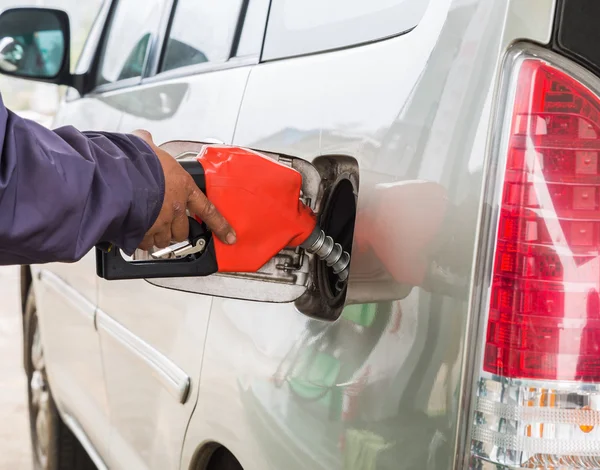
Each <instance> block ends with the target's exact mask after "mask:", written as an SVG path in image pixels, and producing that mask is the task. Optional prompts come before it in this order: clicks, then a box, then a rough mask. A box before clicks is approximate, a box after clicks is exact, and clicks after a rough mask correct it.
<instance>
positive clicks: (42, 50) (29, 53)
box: [0, 7, 73, 86]
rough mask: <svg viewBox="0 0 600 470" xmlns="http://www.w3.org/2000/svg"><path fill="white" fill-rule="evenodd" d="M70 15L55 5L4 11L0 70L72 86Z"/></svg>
mask: <svg viewBox="0 0 600 470" xmlns="http://www.w3.org/2000/svg"><path fill="white" fill-rule="evenodd" d="M69 41H70V35H69V16H68V15H67V13H65V12H64V11H62V10H55V9H51V8H33V7H32V8H11V9H8V10H4V11H3V12H2V14H0V73H2V74H5V75H9V76H13V77H20V78H25V79H29V80H38V81H43V82H48V83H55V84H58V85H70V86H72V82H73V76H72V75H71V73H70V70H69V68H70V60H69V54H70V47H69Z"/></svg>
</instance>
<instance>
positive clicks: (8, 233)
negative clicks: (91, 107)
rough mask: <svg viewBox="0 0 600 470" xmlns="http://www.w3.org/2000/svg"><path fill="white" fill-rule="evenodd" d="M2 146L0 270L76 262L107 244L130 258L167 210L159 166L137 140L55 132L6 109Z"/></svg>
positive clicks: (0, 110) (0, 128) (0, 119)
mask: <svg viewBox="0 0 600 470" xmlns="http://www.w3.org/2000/svg"><path fill="white" fill-rule="evenodd" d="M0 143H1V144H2V153H1V155H0V264H23V263H45V262H51V261H75V260H78V259H80V258H81V257H82V256H83V255H85V253H87V252H88V251H89V250H90V249H91V248H92V247H93V246H94V245H95V244H97V243H98V242H100V241H107V242H111V243H113V244H115V245H117V246H119V247H120V248H122V249H123V250H124V251H126V252H128V253H131V252H132V251H133V250H134V249H135V248H136V247H137V246H138V244H139V243H140V241H141V240H142V238H143V236H144V234H145V232H146V231H147V230H148V229H149V228H150V226H151V225H152V224H153V222H154V220H155V219H156V217H157V215H158V213H159V211H160V208H161V206H162V201H163V197H164V176H163V173H162V169H161V166H160V162H159V161H158V159H157V158H156V156H155V154H154V153H153V152H152V150H151V149H150V148H149V146H148V145H147V144H146V143H145V142H143V141H142V140H141V139H138V138H137V137H134V136H129V135H123V134H108V133H91V132H90V133H80V132H78V131H77V130H75V129H74V128H72V127H63V128H60V129H57V130H55V131H51V130H48V129H46V128H44V127H42V126H39V125H38V124H36V123H33V122H31V121H27V120H24V119H21V118H19V117H18V116H16V115H14V114H13V113H11V112H9V111H7V110H6V109H5V108H4V106H0Z"/></svg>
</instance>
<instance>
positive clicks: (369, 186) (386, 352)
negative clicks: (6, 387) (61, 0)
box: [0, 0, 600, 470]
mask: <svg viewBox="0 0 600 470" xmlns="http://www.w3.org/2000/svg"><path fill="white" fill-rule="evenodd" d="M599 5H600V3H599V2H597V0H369V1H361V0H328V1H323V0H228V1H220V2H207V1H204V0H178V1H174V0H114V1H106V2H105V3H104V5H103V7H102V9H101V11H100V14H99V16H98V18H97V20H96V22H95V24H94V26H93V28H92V30H91V33H90V35H89V38H88V40H87V43H86V45H85V48H84V51H83V53H82V55H81V58H80V60H79V62H78V63H77V65H76V67H75V70H74V72H71V71H70V70H69V68H68V60H63V61H62V62H61V60H62V57H63V55H64V53H67V54H68V50H69V38H68V35H67V34H66V32H68V24H67V27H66V28H65V21H64V18H65V17H64V16H61V15H60V14H58V13H56V11H54V12H52V11H50V10H43V9H38V10H35V11H36V12H37V13H35V14H34V13H33V10H31V11H32V13H31V15H30V17H31V18H35V17H36V15H42V16H43V15H55V16H56V15H58V16H57V18H62V20H61V21H58V22H55V23H52V22H47V23H44V22H38V23H36V24H35V25H31V24H30V25H27V24H25V23H27V22H26V21H24V22H23V24H19V25H16V26H15V28H17V27H22V28H24V29H27V28H29V29H30V30H31V29H33V30H35V31H34V36H35V38H37V39H36V40H37V41H38V42H40V43H43V42H44V41H46V39H45V38H47V37H50V36H53V34H54V35H55V36H56V33H57V34H58V36H56V37H55V41H54V43H53V47H51V48H44V47H42V46H40V47H39V51H38V53H39V58H40V61H41V62H39V61H38V65H39V63H42V64H45V63H46V62H48V63H50V62H52V61H55V62H52V63H50V65H48V66H47V67H46V69H44V70H37V69H36V71H34V72H30V73H28V78H30V79H31V78H33V79H39V80H43V81H47V82H51V83H59V84H63V85H68V86H69V89H68V92H67V93H66V96H65V98H64V101H63V103H62V105H61V108H60V111H59V113H58V116H57V118H56V121H55V123H54V125H55V126H62V125H67V124H72V125H75V126H76V127H77V128H80V129H93V130H105V131H113V132H129V131H131V130H133V129H136V128H143V129H147V130H149V131H150V132H151V133H152V134H153V137H154V140H155V141H156V142H158V143H165V148H169V149H171V151H172V153H173V155H174V156H175V157H176V156H178V155H182V154H189V153H190V152H196V151H197V150H198V149H199V148H201V147H202V145H204V144H206V143H211V142H222V143H225V144H232V145H236V146H243V147H248V148H251V149H255V150H259V151H263V152H265V153H266V154H267V155H269V156H271V157H272V158H275V159H278V160H279V161H281V162H283V163H286V164H289V165H291V166H292V167H294V168H296V169H298V171H300V172H301V173H302V175H303V177H304V187H303V189H304V192H303V194H304V197H305V200H306V202H307V203H308V204H310V205H311V207H312V208H313V209H314V210H315V211H316V212H317V213H318V216H319V220H320V224H321V226H322V227H323V228H324V229H325V231H326V232H327V233H328V234H329V235H331V236H332V237H333V238H334V239H336V241H338V242H339V243H340V244H341V245H342V246H343V247H344V249H346V250H347V251H348V252H350V253H351V264H350V271H349V273H350V274H349V278H348V280H347V281H343V282H341V283H340V281H339V280H338V279H337V278H336V277H335V276H334V275H332V273H331V270H330V268H329V267H328V266H327V265H326V264H325V263H323V262H322V261H320V260H318V259H317V258H315V257H314V256H313V255H311V254H310V253H307V252H305V251H303V250H302V249H295V250H293V249H285V250H283V251H282V252H281V253H279V254H278V255H277V256H276V257H275V258H274V259H273V260H272V261H270V262H269V263H267V264H266V265H265V266H264V267H263V268H261V269H260V270H259V271H258V272H257V273H230V274H215V275H212V276H208V277H177V276H168V275H165V276H164V277H162V278H154V277H152V276H148V277H147V278H144V276H143V275H140V276H139V277H140V278H139V279H129V280H121V281H114V280H113V281H107V280H104V279H101V278H100V277H99V276H97V274H96V268H97V265H96V253H94V252H91V253H89V254H88V255H87V256H85V257H84V258H83V259H82V260H81V261H79V262H77V263H74V264H55V265H44V266H24V267H23V268H22V284H21V294H22V304H23V315H24V339H25V341H24V345H25V350H24V361H25V369H26V371H27V375H28V380H29V411H30V420H31V430H32V443H33V449H34V454H35V461H36V465H37V468H39V469H45V470H55V469H59V468H60V469H64V470H66V469H80V468H82V469H87V468H98V469H107V468H110V469H114V470H147V469H154V470H165V469H185V470H188V469H189V470H241V469H247V470H267V469H272V470H281V469H286V470H296V469H298V470H299V469H311V470H316V469H323V470H334V469H345V470H358V469H360V470H375V469H377V470H383V469H385V470H392V469H394V470H397V469H406V470H409V469H410V470H434V469H435V470H449V469H454V470H462V469H501V468H502V469H508V468H536V469H543V468H555V469H558V468H560V469H598V468H600V385H599V384H600V166H599V165H600V163H599V158H598V155H599V152H600V98H599V93H600V78H599V77H600V47H599V46H598V44H600V29H598V26H597V24H598V21H597V19H598V17H599V15H600V6H599ZM5 14H8V12H5ZM32 23H33V21H32ZM52 24H54V26H52ZM48 25H50V26H48ZM0 36H2V38H0V55H1V57H0V69H1V70H2V71H3V72H4V73H7V74H9V75H10V74H13V75H14V74H18V73H19V72H18V71H19V66H20V65H19V63H20V61H21V60H22V58H21V55H22V54H21V55H19V51H21V50H20V49H19V47H21V46H20V42H19V41H21V42H22V41H23V39H22V38H21V39H19V35H18V34H16V33H14V34H13V33H11V35H7V34H6V33H4V32H2V31H0ZM57 38H58V39H57ZM60 38H62V42H61V41H60V40H59V39H60ZM21 52H22V51H21ZM67 57H68V55H67ZM44 61H46V62H44ZM56 61H58V62H56ZM65 63H66V65H65ZM56 64H58V65H56ZM15 70H16V71H15ZM256 223H257V224H260V220H257V221H256ZM234 225H235V224H234ZM134 257H135V258H136V259H138V260H144V259H147V258H148V253H144V252H137V253H136V254H135V256H134Z"/></svg>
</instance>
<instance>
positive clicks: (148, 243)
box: [140, 234, 154, 251]
mask: <svg viewBox="0 0 600 470" xmlns="http://www.w3.org/2000/svg"><path fill="white" fill-rule="evenodd" d="M153 245H154V235H148V234H146V236H145V237H144V239H143V240H142V243H140V250H144V251H148V250H150V249H151V248H152V246H153Z"/></svg>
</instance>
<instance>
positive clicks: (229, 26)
mask: <svg viewBox="0 0 600 470" xmlns="http://www.w3.org/2000/svg"><path fill="white" fill-rule="evenodd" d="M241 5H242V0H179V1H178V2H177V7H176V10H175V14H174V16H173V22H172V23H171V30H170V33H169V39H168V40H167V44H166V47H165V52H164V56H163V60H162V65H161V72H164V71H166V70H172V69H176V68H178V67H184V66H186V65H194V64H201V63H203V62H222V61H225V60H227V59H229V54H230V52H231V45H232V41H233V37H234V34H235V28H236V26H237V22H238V17H239V14H240V8H241Z"/></svg>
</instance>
